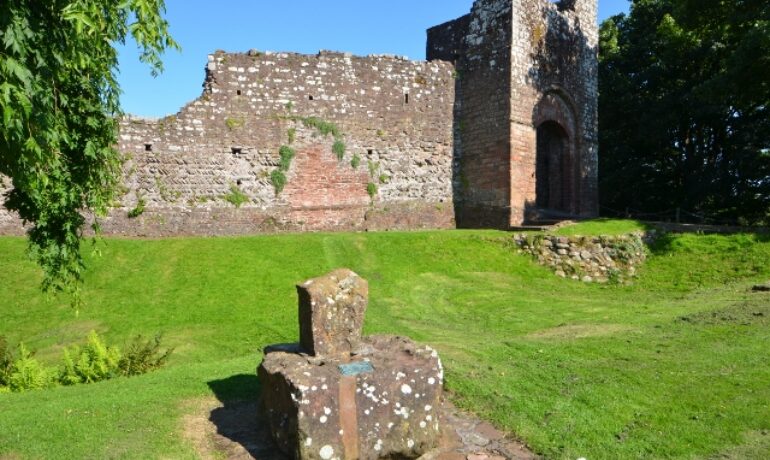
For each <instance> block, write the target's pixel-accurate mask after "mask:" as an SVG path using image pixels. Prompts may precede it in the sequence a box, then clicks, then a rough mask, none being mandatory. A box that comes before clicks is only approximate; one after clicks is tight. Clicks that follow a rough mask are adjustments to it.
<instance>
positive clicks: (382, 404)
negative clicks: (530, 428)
mask: <svg viewBox="0 0 770 460" xmlns="http://www.w3.org/2000/svg"><path fill="white" fill-rule="evenodd" d="M352 351H353V353H352V355H351V356H350V359H349V360H346V359H339V358H329V357H316V356H310V355H309V354H307V353H304V352H303V350H302V347H301V346H300V345H298V344H295V345H282V346H274V347H268V348H267V349H266V350H265V358H264V361H263V362H262V364H261V365H260V367H259V370H258V374H259V379H260V382H261V383H262V387H263V403H264V409H265V410H266V411H267V417H268V419H269V423H270V428H271V431H272V433H273V436H274V438H275V441H276V443H277V444H278V446H279V447H280V449H281V450H283V451H284V452H285V453H286V454H288V455H289V456H291V457H292V458H295V459H322V460H331V459H343V458H344V459H356V458H360V459H377V458H416V457H419V456H420V455H422V454H424V453H426V452H428V451H429V450H431V449H433V448H434V447H436V446H437V444H438V441H439V437H440V425H439V420H438V409H439V405H440V403H441V392H442V385H443V377H444V374H443V368H442V365H441V361H440V359H439V357H438V354H437V353H436V351H435V350H433V349H431V348H430V347H427V346H419V345H416V344H415V343H414V342H412V341H411V340H409V339H407V338H404V337H394V336H373V337H367V338H364V339H362V340H361V341H360V343H359V344H358V346H357V347H355V348H354V349H353V350H352Z"/></svg>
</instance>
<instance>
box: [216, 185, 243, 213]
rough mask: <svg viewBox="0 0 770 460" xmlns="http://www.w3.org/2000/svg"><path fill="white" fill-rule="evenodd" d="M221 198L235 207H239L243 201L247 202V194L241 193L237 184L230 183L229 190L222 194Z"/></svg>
mask: <svg viewBox="0 0 770 460" xmlns="http://www.w3.org/2000/svg"><path fill="white" fill-rule="evenodd" d="M222 199H224V200H225V201H227V202H228V203H230V204H232V205H233V206H235V207H236V208H240V207H241V206H242V205H243V204H244V203H248V202H249V196H248V195H246V194H245V193H243V190H241V189H240V188H239V187H238V186H237V185H235V184H230V192H229V193H227V194H226V195H223V196H222Z"/></svg>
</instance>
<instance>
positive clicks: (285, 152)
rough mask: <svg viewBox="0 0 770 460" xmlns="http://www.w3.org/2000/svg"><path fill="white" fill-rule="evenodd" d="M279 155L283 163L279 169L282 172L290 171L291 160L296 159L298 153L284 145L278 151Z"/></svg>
mask: <svg viewBox="0 0 770 460" xmlns="http://www.w3.org/2000/svg"><path fill="white" fill-rule="evenodd" d="M278 154H279V155H280V156H281V163H280V165H279V166H278V167H279V168H280V169H281V171H284V172H286V171H288V170H289V168H290V167H291V160H293V159H294V156H295V155H296V152H295V151H294V149H293V148H291V147H289V146H288V145H282V146H281V148H280V150H278Z"/></svg>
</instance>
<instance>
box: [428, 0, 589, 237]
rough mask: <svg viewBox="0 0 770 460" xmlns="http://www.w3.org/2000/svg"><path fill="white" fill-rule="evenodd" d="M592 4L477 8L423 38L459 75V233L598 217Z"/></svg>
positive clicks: (480, 4)
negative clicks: (479, 228)
mask: <svg viewBox="0 0 770 460" xmlns="http://www.w3.org/2000/svg"><path fill="white" fill-rule="evenodd" d="M596 13H597V5H596V1H595V0H562V1H560V2H552V1H548V0H476V2H475V3H474V5H473V9H472V11H471V13H470V14H468V15H466V16H463V17H461V18H459V19H456V20H454V21H451V22H448V23H445V24H442V25H439V26H436V27H434V28H432V29H430V30H429V31H428V51H427V55H428V59H429V60H447V61H453V62H454V63H455V66H456V69H457V70H456V77H457V78H456V80H457V83H456V86H457V87H456V104H455V125H454V128H455V129H454V132H455V142H454V147H455V158H454V184H455V186H454V190H455V196H454V202H455V209H456V217H457V223H458V226H461V227H498V228H507V227H509V226H515V225H520V224H522V223H524V222H526V221H538V220H541V221H542V220H548V219H553V218H557V219H558V218H567V217H591V216H596V215H598V187H597V163H598V160H597V150H598V149H597V142H598V138H597V98H598V90H597V83H598V80H597V76H598V61H597V46H598V29H597V23H596Z"/></svg>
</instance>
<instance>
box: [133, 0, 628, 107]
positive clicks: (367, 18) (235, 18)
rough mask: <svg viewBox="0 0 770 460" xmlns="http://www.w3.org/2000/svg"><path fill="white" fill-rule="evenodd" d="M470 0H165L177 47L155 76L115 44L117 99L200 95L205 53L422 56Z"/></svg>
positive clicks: (172, 102) (610, 11) (615, 8)
mask: <svg viewBox="0 0 770 460" xmlns="http://www.w3.org/2000/svg"><path fill="white" fill-rule="evenodd" d="M472 4H473V0H386V1H381V2H374V1H367V0H331V1H326V2H321V1H318V0H283V1H274V0H219V1H215V2H212V1H210V0H206V1H204V0H166V7H167V14H166V17H167V18H168V21H169V23H170V24H171V34H172V36H173V37H174V38H175V39H176V40H177V41H178V42H179V43H180V44H181V45H182V52H181V53H177V52H169V53H167V54H166V55H165V57H164V63H165V66H166V71H165V72H164V73H163V74H162V75H161V76H159V77H157V78H152V77H151V76H150V71H149V68H148V67H147V66H145V65H143V64H141V63H140V62H139V60H138V53H137V51H136V45H135V44H133V43H129V44H127V45H126V46H125V47H121V48H120V70H121V73H120V76H119V81H120V85H121V87H122V89H123V95H122V97H121V102H122V105H123V110H124V111H126V112H127V113H132V114H135V115H142V116H148V117H160V116H164V115H168V114H173V113H176V112H177V111H178V110H179V109H180V108H181V107H182V106H183V105H184V104H186V103H187V102H189V101H191V100H193V99H195V98H196V97H198V96H200V94H201V85H202V83H203V78H204V71H203V67H204V65H205V64H206V56H207V55H208V54H210V53H212V52H213V51H215V50H217V49H222V50H226V51H232V52H245V51H248V50H249V49H251V48H256V49H259V50H262V51H265V50H271V51H295V52H299V53H310V54H313V53H317V52H318V50H321V49H327V50H336V51H349V52H352V53H353V54H357V55H366V54H397V55H401V56H409V57H410V58H412V59H425V39H426V36H425V30H426V29H428V28H429V27H432V26H434V25H438V24H441V23H442V22H446V21H449V20H452V19H454V18H457V17H459V16H462V15H464V14H466V13H468V12H469V11H470V8H471V5H472ZM628 5H629V3H628V0H599V20H600V21H601V20H603V19H604V18H607V17H609V16H611V15H614V14H617V13H620V12H626V11H628Z"/></svg>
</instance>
